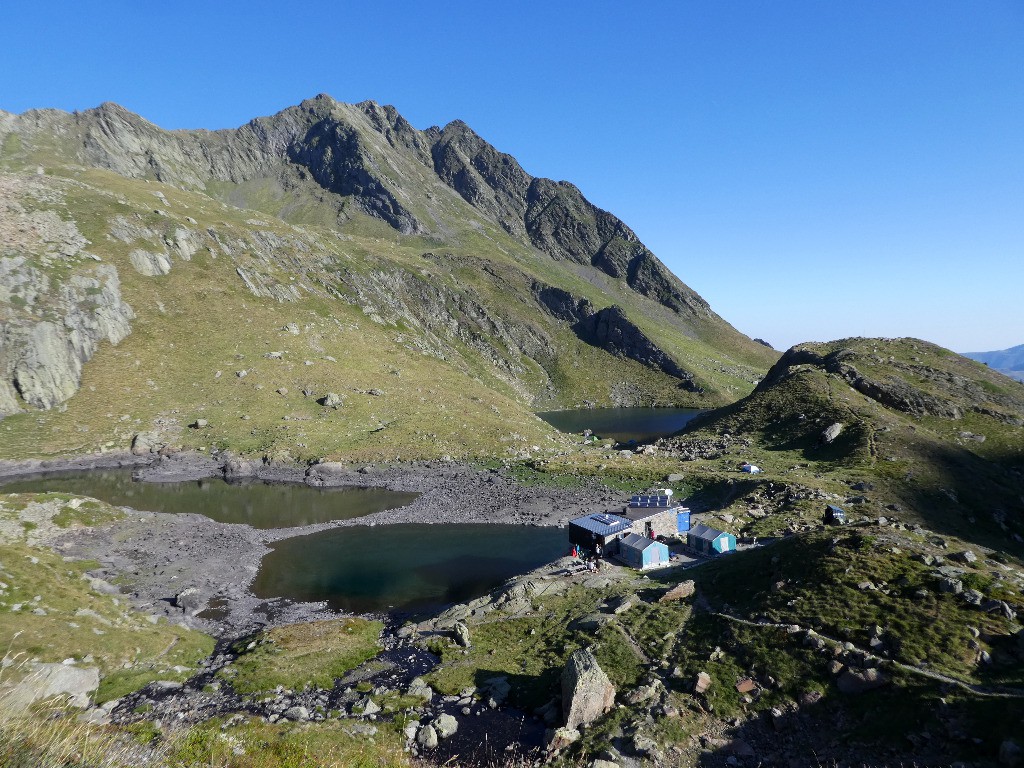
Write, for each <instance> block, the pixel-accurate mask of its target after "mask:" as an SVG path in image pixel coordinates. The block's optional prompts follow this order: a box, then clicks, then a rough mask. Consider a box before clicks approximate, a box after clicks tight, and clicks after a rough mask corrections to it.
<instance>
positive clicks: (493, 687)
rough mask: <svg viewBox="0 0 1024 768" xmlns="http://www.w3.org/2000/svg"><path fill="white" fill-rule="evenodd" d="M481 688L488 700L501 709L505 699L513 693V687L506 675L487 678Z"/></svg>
mask: <svg viewBox="0 0 1024 768" xmlns="http://www.w3.org/2000/svg"><path fill="white" fill-rule="evenodd" d="M480 688H481V689H482V690H483V691H484V692H485V693H486V694H487V696H488V698H489V699H490V700H491V701H493V702H494V704H495V707H500V706H501V705H502V704H504V703H505V699H507V698H508V695H509V693H511V691H512V685H511V684H510V683H509V681H508V678H507V677H505V676H504V675H501V676H499V677H489V678H487V679H486V680H484V682H483V684H482V685H481V686H480Z"/></svg>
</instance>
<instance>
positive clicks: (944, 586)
mask: <svg viewBox="0 0 1024 768" xmlns="http://www.w3.org/2000/svg"><path fill="white" fill-rule="evenodd" d="M939 591H940V592H947V593H949V594H953V595H959V594H960V593H961V592H963V591H964V583H963V582H962V581H960V579H953V578H949V577H946V578H944V579H943V580H942V581H940V582H939Z"/></svg>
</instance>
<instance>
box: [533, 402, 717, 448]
mask: <svg viewBox="0 0 1024 768" xmlns="http://www.w3.org/2000/svg"><path fill="white" fill-rule="evenodd" d="M699 413H704V411H703V410H701V409H699V408H578V409H575V410H570V411H546V412H544V413H538V414H537V415H538V416H540V417H541V418H542V419H544V421H546V422H547V423H548V424H550V425H551V426H553V427H554V428H555V429H557V430H558V431H559V432H572V433H580V432H582V431H583V430H585V429H589V430H591V431H592V432H593V433H594V434H595V435H597V436H598V437H602V438H611V439H612V440H617V441H618V442H620V443H628V442H629V441H630V440H635V441H636V442H638V443H643V442H647V441H649V440H657V439H658V438H659V437H667V436H669V435H672V434H675V433H676V432H678V431H679V430H681V429H682V428H683V427H685V426H686V425H687V424H688V423H689V422H690V420H691V419H692V418H693V417H694V416H696V415H697V414H699Z"/></svg>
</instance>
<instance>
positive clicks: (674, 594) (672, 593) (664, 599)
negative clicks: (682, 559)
mask: <svg viewBox="0 0 1024 768" xmlns="http://www.w3.org/2000/svg"><path fill="white" fill-rule="evenodd" d="M696 591H697V585H696V584H695V583H694V582H693V579H689V580H687V581H683V582H680V583H679V584H676V585H675V586H674V587H672V589H670V590H669V591H668V592H666V593H665V594H664V595H662V596H661V597H660V598H658V602H659V603H671V602H674V601H676V600H685V599H686V598H688V597H693V594H694V592H696Z"/></svg>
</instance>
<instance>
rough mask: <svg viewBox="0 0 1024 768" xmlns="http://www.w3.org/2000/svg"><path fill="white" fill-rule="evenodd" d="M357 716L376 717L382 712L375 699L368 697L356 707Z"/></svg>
mask: <svg viewBox="0 0 1024 768" xmlns="http://www.w3.org/2000/svg"><path fill="white" fill-rule="evenodd" d="M354 710H355V714H357V715H363V716H364V717H368V716H369V715H376V714H377V713H378V712H380V705H379V704H377V702H375V701H374V700H373V699H371V698H369V697H367V698H366V699H365V700H364V701H361V702H360V703H359V704H357V705H356V706H355V707H354Z"/></svg>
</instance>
